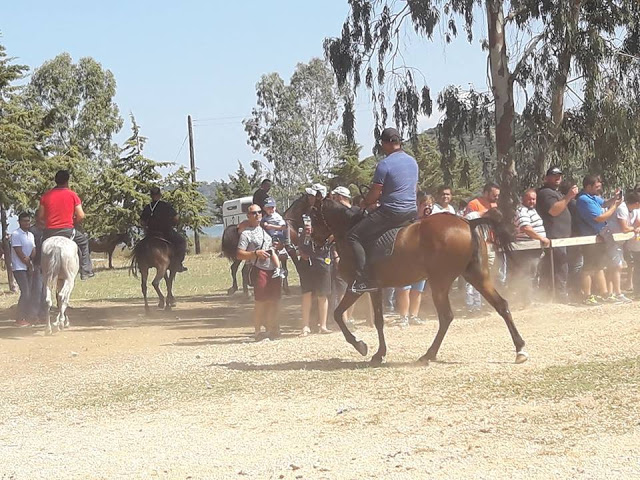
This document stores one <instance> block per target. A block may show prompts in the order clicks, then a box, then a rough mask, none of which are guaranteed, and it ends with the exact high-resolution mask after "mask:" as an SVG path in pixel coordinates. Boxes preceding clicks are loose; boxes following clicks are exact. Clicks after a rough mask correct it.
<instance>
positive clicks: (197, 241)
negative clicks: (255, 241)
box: [187, 115, 200, 255]
mask: <svg viewBox="0 0 640 480" xmlns="http://www.w3.org/2000/svg"><path fill="white" fill-rule="evenodd" d="M187 124H188V125H189V157H190V159H191V181H192V182H193V183H196V157H195V153H194V151H193V125H192V124H191V115H187ZM197 227H198V226H197V225H195V228H194V229H193V244H194V245H195V247H196V255H200V234H199V233H198V228H197Z"/></svg>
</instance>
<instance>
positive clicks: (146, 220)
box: [140, 187, 187, 272]
mask: <svg viewBox="0 0 640 480" xmlns="http://www.w3.org/2000/svg"><path fill="white" fill-rule="evenodd" d="M149 193H150V194H151V203H149V204H148V205H147V206H146V207H144V210H142V215H140V223H142V226H143V227H144V228H145V229H146V230H147V234H149V233H150V232H155V233H159V234H161V235H163V236H164V237H165V238H166V239H167V240H169V241H170V242H171V243H172V244H173V246H174V248H175V252H174V253H175V258H174V265H172V267H173V268H175V269H176V272H186V271H187V267H185V266H184V265H183V264H182V262H183V261H184V256H185V255H186V253H187V241H186V240H185V238H184V237H183V236H182V235H180V234H179V233H178V232H176V231H175V230H174V227H175V226H176V225H177V224H178V212H176V211H175V209H174V208H173V207H172V206H171V205H170V204H169V203H168V202H165V201H164V200H162V192H161V191H160V189H159V188H158V187H152V188H151V190H149Z"/></svg>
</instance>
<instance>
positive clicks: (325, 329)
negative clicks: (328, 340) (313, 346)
mask: <svg viewBox="0 0 640 480" xmlns="http://www.w3.org/2000/svg"><path fill="white" fill-rule="evenodd" d="M320 333H324V334H327V333H333V330H329V329H328V328H321V329H320Z"/></svg>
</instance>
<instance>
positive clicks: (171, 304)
mask: <svg viewBox="0 0 640 480" xmlns="http://www.w3.org/2000/svg"><path fill="white" fill-rule="evenodd" d="M167 305H169V306H170V307H175V306H176V301H175V300H171V301H170V302H169V303H167Z"/></svg>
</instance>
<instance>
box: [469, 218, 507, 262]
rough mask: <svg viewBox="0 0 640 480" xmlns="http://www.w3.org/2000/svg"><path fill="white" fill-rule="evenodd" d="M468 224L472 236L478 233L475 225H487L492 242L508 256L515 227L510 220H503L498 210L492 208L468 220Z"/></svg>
mask: <svg viewBox="0 0 640 480" xmlns="http://www.w3.org/2000/svg"><path fill="white" fill-rule="evenodd" d="M469 225H470V227H471V232H472V234H473V235H474V236H475V235H479V233H478V232H477V231H476V228H477V227H479V226H482V225H487V226H489V227H490V229H491V232H492V233H493V236H492V241H493V244H494V245H495V246H496V247H497V248H498V249H499V250H502V251H503V252H504V253H505V254H506V255H507V256H510V254H511V252H512V251H513V242H514V241H515V239H516V228H515V225H513V223H512V222H509V221H507V220H505V218H504V216H503V215H502V213H501V212H500V210H498V209H495V208H492V209H491V210H489V211H488V212H487V213H486V214H485V216H484V217H482V218H474V219H473V220H469ZM475 241H476V242H477V241H478V239H475Z"/></svg>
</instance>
